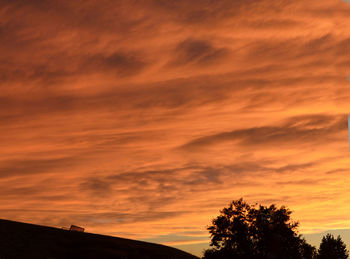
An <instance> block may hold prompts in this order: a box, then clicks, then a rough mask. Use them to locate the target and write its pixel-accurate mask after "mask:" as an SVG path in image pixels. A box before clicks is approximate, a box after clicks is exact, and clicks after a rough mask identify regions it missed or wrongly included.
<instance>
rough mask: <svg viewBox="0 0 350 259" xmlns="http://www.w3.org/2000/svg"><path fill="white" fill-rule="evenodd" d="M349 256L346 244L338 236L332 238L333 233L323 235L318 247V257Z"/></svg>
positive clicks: (345, 258)
mask: <svg viewBox="0 0 350 259" xmlns="http://www.w3.org/2000/svg"><path fill="white" fill-rule="evenodd" d="M348 257H349V254H348V251H347V250H346V245H345V244H344V242H343V240H342V239H341V238H340V236H338V237H337V238H334V236H333V235H331V234H327V235H326V236H323V238H322V241H321V244H320V248H319V249H318V257H317V258H318V259H329V258H332V259H347V258H348Z"/></svg>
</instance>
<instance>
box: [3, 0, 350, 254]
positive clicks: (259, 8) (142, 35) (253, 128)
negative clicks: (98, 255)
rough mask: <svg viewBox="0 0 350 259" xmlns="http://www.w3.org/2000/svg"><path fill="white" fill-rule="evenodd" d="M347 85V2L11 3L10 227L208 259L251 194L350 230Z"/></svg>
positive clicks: (6, 7)
mask: <svg viewBox="0 0 350 259" xmlns="http://www.w3.org/2000/svg"><path fill="white" fill-rule="evenodd" d="M349 74H350V4H349V3H346V1H341V0H320V1H315V0H295V1H290V0H259V1H258V0H220V1H213V0H196V1H191V0H176V1H172V0H144V1H135V0H125V1H124V0H117V1H112V0H99V1H96V0H95V1H93V0H84V1H82V0H81V1H79V0H74V1H71V0H57V1H54V0H35V1H34V0H33V1H24V0H22V1H21V0H0V199H1V201H0V218H5V219H11V220H17V221H23V222H29V223H35V224H42V225H49V226H56V227H62V226H69V225H70V224H75V225H79V226H83V227H85V228H86V231H88V232H94V233H101V234H107V235H113V236H119V237H126V238H132V239H139V240H148V241H152V242H157V243H162V244H166V245H171V246H176V247H179V248H181V249H184V250H186V251H190V252H193V253H197V254H200V249H202V247H204V246H206V245H207V244H208V243H209V240H208V238H209V234H208V232H207V230H206V226H207V225H209V224H210V221H211V219H212V218H213V217H215V216H217V215H218V213H219V210H220V209H222V208H223V207H224V206H226V205H228V203H229V202H230V201H231V200H233V199H238V198H240V197H243V198H244V199H245V200H246V201H248V202H249V203H256V202H257V203H263V204H265V205H269V204H271V203H275V204H277V205H286V206H288V207H289V208H291V210H292V211H293V214H292V215H293V219H296V220H299V221H300V231H301V233H303V234H311V233H319V232H322V231H326V230H334V229H350V177H349V173H350V159H349V156H350V153H349V136H348V130H347V118H348V114H349V113H350V82H349V80H348V79H349V77H348V76H349ZM198 251H199V252H198Z"/></svg>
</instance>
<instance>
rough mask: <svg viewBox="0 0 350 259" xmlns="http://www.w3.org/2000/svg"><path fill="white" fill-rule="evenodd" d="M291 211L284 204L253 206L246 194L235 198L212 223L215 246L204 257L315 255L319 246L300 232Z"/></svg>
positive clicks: (255, 258)
mask: <svg viewBox="0 0 350 259" xmlns="http://www.w3.org/2000/svg"><path fill="white" fill-rule="evenodd" d="M291 213H292V212H291V211H290V210H289V209H287V208H286V207H284V206H282V207H280V208H277V207H276V206H275V205H271V206H269V207H266V206H262V205H259V206H257V205H253V206H252V205H248V204H247V203H246V202H245V201H243V199H242V198H241V199H239V200H235V201H232V202H231V204H230V205H229V207H228V208H224V209H223V210H221V211H220V215H219V216H218V217H216V218H215V219H213V220H212V225H211V226H209V227H208V230H209V233H210V235H211V243H210V245H211V246H213V248H212V249H208V250H206V251H205V253H204V257H203V258H205V259H209V258H221V259H226V258H230V259H231V258H234V259H243V258H244V259H250V258H251V259H273V258H278V259H295V258H299V259H311V258H314V257H315V253H316V252H315V251H316V249H315V248H314V247H313V246H311V245H309V244H307V243H306V241H305V240H304V239H302V238H301V236H300V235H299V234H298V232H297V228H298V223H297V222H293V221H292V220H291V218H290V215H291Z"/></svg>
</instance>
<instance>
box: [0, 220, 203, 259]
mask: <svg viewBox="0 0 350 259" xmlns="http://www.w3.org/2000/svg"><path fill="white" fill-rule="evenodd" d="M0 258H1V259H10V258H29V259H30V258H35V259H41V258H50V259H56V258H74V259H76V258H97V259H108V258H116V259H119V258H120V259H180V258H183V259H196V258H197V257H195V256H193V255H191V254H188V253H186V252H183V251H181V250H178V249H175V248H172V247H167V246H163V245H158V244H153V243H147V242H142V241H136V240H130V239H124V238H118V237H111V236H104V235H97V234H91V233H81V232H73V231H67V230H63V229H58V228H52V227H45V226H38V225H33V224H26V223H19V222H15V221H9V220H0ZM197 259H198V258H197Z"/></svg>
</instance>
